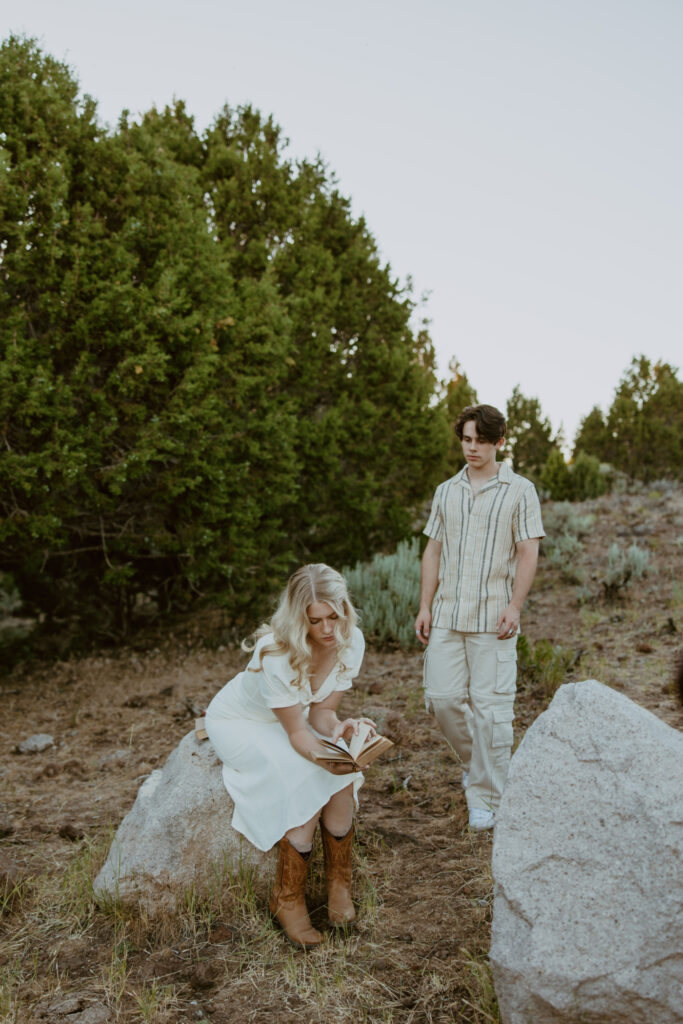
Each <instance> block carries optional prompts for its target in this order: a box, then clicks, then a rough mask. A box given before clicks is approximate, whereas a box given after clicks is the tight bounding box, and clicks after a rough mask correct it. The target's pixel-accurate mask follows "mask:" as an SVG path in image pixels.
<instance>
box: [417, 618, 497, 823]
mask: <svg viewBox="0 0 683 1024" xmlns="http://www.w3.org/2000/svg"><path fill="white" fill-rule="evenodd" d="M516 678H517V637H512V639H510V640H499V639H498V637H497V636H496V634H495V633H458V632H456V631H455V630H452V629H440V628H439V627H432V630H431V632H430V635H429V645H428V647H427V650H426V651H425V659H424V688H425V705H426V707H427V710H428V711H430V712H432V714H433V715H434V716H435V718H436V720H437V722H438V724H439V727H440V729H441V731H442V733H443V734H444V736H445V737H446V739H447V741H448V743H449V744H450V746H451V747H452V748H453V750H454V751H455V753H456V754H457V756H458V757H459V758H460V760H461V761H462V765H463V768H465V769H466V770H468V771H469V773H470V780H469V785H468V787H467V804H468V807H469V809H470V810H472V809H473V808H475V807H480V808H485V809H486V810H492V811H495V810H496V808H497V807H498V805H499V803H500V798H501V795H502V793H503V787H504V785H505V779H506V778H507V773H508V766H509V763H510V751H511V748H512V721H513V719H514V717H515V716H514V710H513V708H514V700H515V691H516Z"/></svg>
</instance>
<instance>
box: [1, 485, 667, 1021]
mask: <svg viewBox="0 0 683 1024" xmlns="http://www.w3.org/2000/svg"><path fill="white" fill-rule="evenodd" d="M582 511H584V512H587V513H588V512H589V513H592V514H593V515H594V516H595V522H594V526H593V528H592V529H591V531H590V532H589V534H588V535H587V536H586V537H584V538H583V545H584V549H583V552H582V553H581V555H580V558H579V562H580V563H581V565H582V566H583V568H584V569H585V572H586V574H587V580H588V587H589V590H592V592H593V595H594V600H591V601H584V603H583V604H579V603H578V601H577V598H576V584H575V583H571V582H566V580H565V578H564V577H563V574H562V573H561V572H560V571H559V570H557V569H554V568H552V567H550V566H549V565H548V563H547V560H545V561H544V560H542V562H541V567H540V569H539V573H538V577H537V581H536V584H535V586H534V591H533V594H532V597H531V598H530V600H529V602H528V606H527V609H526V613H525V616H524V618H523V623H522V625H523V630H524V634H525V635H526V636H527V637H528V639H529V640H530V641H531V642H532V643H533V642H534V641H537V640H540V639H543V638H545V639H548V640H550V641H551V642H552V643H553V644H554V645H561V647H562V648H563V649H566V650H567V651H570V652H573V665H572V667H571V669H570V670H569V671H568V672H567V673H566V674H565V676H564V680H563V681H572V680H577V679H585V678H597V679H600V680H601V681H602V682H604V683H606V684H608V685H610V686H613V687H616V688H618V689H619V690H621V691H622V692H623V693H625V694H626V695H627V696H628V697H630V698H631V699H633V700H634V701H636V702H637V703H639V704H641V705H642V706H643V707H645V708H647V709H648V710H650V711H651V712H653V713H654V714H656V715H658V716H659V717H660V718H662V719H664V720H665V721H666V722H668V723H669V724H670V725H671V726H673V727H675V728H679V729H680V728H682V727H683V712H682V710H681V708H680V706H679V704H678V702H677V699H676V695H675V691H674V686H673V674H674V666H675V664H676V662H677V658H678V657H680V652H681V635H682V633H683V587H682V586H681V583H680V582H678V579H677V576H679V575H680V573H679V572H678V565H679V564H680V551H681V538H682V535H683V501H682V498H681V492H680V490H678V491H676V490H673V489H667V488H665V489H663V490H657V489H656V488H654V489H652V488H651V489H650V490H649V491H643V492H642V493H640V494H635V495H622V496H609V497H606V498H602V499H598V500H596V501H593V502H585V503H583V506H582ZM615 539H616V540H617V541H618V542H619V543H621V544H622V545H624V546H627V545H628V544H630V543H632V542H633V541H634V540H635V541H636V542H637V543H638V544H639V545H641V546H642V547H647V548H648V550H649V552H650V558H651V569H650V571H649V572H648V574H647V576H645V577H644V578H643V579H641V580H637V581H633V582H631V583H630V584H629V586H628V587H626V588H625V589H624V591H623V593H622V594H621V595H618V596H617V598H616V600H613V601H611V602H608V601H606V600H605V599H604V598H603V597H601V596H600V593H601V583H600V580H601V578H602V575H603V572H604V564H605V562H606V550H607V547H608V546H609V544H610V543H612V541H614V540H615ZM584 597H585V594H584ZM205 625H206V624H205V622H203V620H201V619H199V620H196V621H195V622H193V623H191V624H189V625H188V624H187V623H186V624H185V626H184V627H183V628H182V629H176V630H175V633H174V635H169V636H164V637H160V636H159V635H157V636H155V637H153V638H151V639H150V636H149V635H148V636H147V637H146V638H142V639H140V641H139V643H137V644H136V647H135V648H133V647H128V648H125V649H118V650H115V651H110V652H106V653H103V652H101V653H98V654H97V655H96V656H92V657H88V658H82V659H79V660H69V661H62V662H58V663H50V664H47V663H36V662H26V663H24V664H22V665H20V666H18V667H17V668H16V669H15V670H14V671H13V672H12V673H11V674H10V675H6V676H5V677H3V678H2V680H1V682H0V686H1V689H0V695H1V697H2V707H3V716H2V727H1V729H0V785H1V792H2V796H1V798H0V836H2V837H3V838H2V839H0V868H2V870H3V871H4V873H5V876H6V877H9V879H10V883H9V884H8V886H7V889H8V891H9V892H10V894H9V896H8V898H7V899H6V901H5V903H6V905H5V913H4V916H3V919H2V925H3V929H4V933H3V936H2V939H1V940H0V941H1V945H0V982H1V983H2V994H1V995H0V1019H1V1020H3V1021H7V1022H10V1021H11V1022H12V1024H28V1022H34V1021H35V1022H37V1021H46V1020H47V1021H57V1022H71V1024H103V1022H107V1021H124V1022H128V1021H131V1022H133V1021H158V1022H167V1024H181V1022H189V1021H194V1022H197V1021H210V1022H211V1024H228V1022H242V1021H257V1022H273V1024H284V1022H288V1021H301V1022H316V1024H317V1022H322V1021H324V1022H328V1021H331V1022H332V1021H334V1022H351V1021H354V1022H362V1021H368V1022H405V1024H418V1022H422V1021H433V1022H446V1021H448V1022H451V1021H464V1022H469V1021H471V1022H482V1024H483V1022H487V1021H497V1020H499V1016H498V1010H497V1006H496V1002H495V996H494V994H493V991H492V988H491V982H490V974H489V972H488V966H487V964H486V952H487V949H488V944H489V935H490V922H491V912H492V899H493V880H492V878H491V872H490V859H491V848H492V835H491V833H488V832H487V833H483V834H474V833H472V832H470V831H469V829H468V827H467V814H466V804H465V798H464V794H463V792H462V789H461V787H460V770H459V768H458V766H457V765H456V763H455V759H454V757H453V755H452V754H451V753H450V752H449V751H448V749H447V748H446V746H445V744H444V742H443V740H442V738H441V736H440V734H439V732H438V730H437V729H436V727H435V725H434V722H433V721H432V720H431V719H430V718H429V717H428V716H427V715H426V714H425V712H424V706H423V700H422V693H421V673H422V663H421V652H420V651H417V650H415V651H409V652H404V651H403V652H402V651H395V650H394V651H391V650H389V651H387V650H374V649H370V650H369V651H368V654H367V656H366V660H365V663H364V666H363V670H362V673H361V676H360V678H359V679H358V681H357V685H356V686H355V688H354V690H353V691H352V693H351V694H350V695H349V697H348V699H346V698H345V704H344V705H343V710H344V711H345V712H349V713H360V712H365V713H373V710H374V713H379V714H380V716H384V719H383V720H385V721H386V723H387V732H388V733H389V734H390V735H392V736H393V738H395V739H396V741H397V742H396V747H395V750H394V751H392V752H391V756H388V757H386V758H384V759H383V760H381V761H380V762H377V763H376V764H375V765H374V766H373V767H372V768H371V769H370V770H369V771H368V773H367V776H366V783H365V786H364V787H363V790H362V794H361V813H360V817H359V820H358V829H357V834H358V842H357V850H356V862H357V863H356V868H357V870H356V872H355V881H354V885H355V890H354V895H355V897H356V899H357V902H358V905H359V911H360V913H359V925H358V927H357V928H356V929H355V930H354V931H353V932H352V933H349V935H348V936H345V937H336V938H335V937H332V936H330V937H329V940H328V941H326V943H325V944H324V947H323V948H322V949H320V950H316V951H315V952H314V953H311V954H308V955H303V954H301V953H297V952H295V951H293V950H291V949H290V948H289V947H288V946H287V945H286V944H285V943H284V941H283V939H282V937H281V935H279V934H278V933H277V932H276V931H275V930H274V929H273V928H272V927H271V925H270V924H269V923H268V921H267V918H266V913H265V910H266V903H267V894H266V892H265V890H264V888H263V886H262V885H260V884H257V885H256V886H255V887H253V886H252V885H251V883H250V882H249V881H248V880H245V879H235V880H234V881H233V883H231V884H229V885H226V887H225V890H224V891H223V892H222V894H221V898H220V901H219V902H218V904H214V905H213V906H211V907H209V908H207V907H206V906H205V907H203V908H197V907H191V908H185V909H184V910H179V912H178V916H177V918H176V919H174V920H171V921H166V922H164V925H163V927H159V926H154V927H153V926H147V925H146V924H145V923H144V922H140V921H135V920H130V919H129V918H128V919H127V918H125V916H123V915H120V914H117V913H116V912H115V911H114V912H113V911H112V910H111V909H110V910H109V911H108V912H106V913H105V912H103V911H101V910H99V909H98V908H97V907H96V906H95V905H94V903H93V901H92V898H91V894H90V891H89V884H90V881H91V880H92V878H93V877H94V874H95V873H96V870H97V868H98V867H99V865H100V864H101V863H102V861H103V859H104V857H105V855H106V852H107V849H108V845H109V843H110V840H111V834H112V830H113V829H115V828H116V827H117V825H118V823H119V822H120V820H121V819H122V817H123V816H124V815H125V814H126V812H127V811H128V810H129V808H130V807H131V805H132V803H133V801H134V799H135V796H136V793H137V790H138V788H139V786H140V784H141V781H142V780H143V779H144V778H145V777H146V776H147V775H148V774H149V773H150V772H151V771H152V770H153V769H154V768H156V767H159V766H161V765H162V764H163V763H164V761H165V759H166V758H167V756H168V755H169V753H170V752H171V751H172V750H173V748H174V747H175V746H176V744H177V743H178V742H179V740H180V739H181V738H182V736H183V735H184V734H185V733H186V732H187V731H188V730H189V729H190V728H191V727H192V720H193V718H194V710H195V709H196V708H197V707H199V708H203V707H205V706H206V704H207V703H208V701H209V700H210V698H211V697H212V696H213V694H214V693H215V692H216V691H217V690H218V689H219V687H220V686H222V685H223V684H224V683H225V682H226V681H227V680H228V679H229V678H230V677H231V676H232V675H233V674H234V673H235V672H236V671H238V670H239V669H240V668H241V667H242V666H243V664H244V662H245V656H244V655H243V654H242V653H241V652H240V651H239V650H237V649H235V648H234V647H232V646H228V645H227V644H224V643H221V642H220V641H221V638H220V636H218V637H216V636H215V630H213V633H214V635H207V634H208V633H209V632H212V630H209V629H208V628H205ZM551 689H552V686H550V685H545V684H543V682H541V683H539V682H538V680H536V681H533V680H532V678H531V676H529V677H525V676H524V674H522V675H521V676H520V679H519V696H518V700H517V706H516V712H517V719H516V742H518V741H519V740H520V739H521V737H522V736H523V734H524V731H525V730H526V729H527V728H528V727H529V725H530V724H531V723H532V722H533V720H534V719H535V718H536V717H537V716H538V714H539V713H541V712H542V711H543V709H544V707H546V706H547V703H548V701H549V699H550V696H551V693H550V692H549V690H551ZM378 709H379V711H378ZM382 709H384V710H382ZM387 709H388V710H389V712H391V714H389V715H388V717H387ZM36 733H47V734H50V735H51V736H52V737H53V738H54V745H53V746H51V747H49V748H48V749H46V750H45V751H44V752H42V753H37V754H32V755H30V754H29V755H27V754H25V755H22V754H19V753H17V752H16V751H15V748H16V746H17V744H18V743H19V742H21V741H22V740H24V739H25V738H26V737H28V736H30V735H32V734H36ZM312 876H313V899H312V906H313V907H314V908H315V910H314V920H316V921H319V922H320V923H322V921H323V914H324V908H323V906H322V904H323V902H324V894H323V890H322V877H321V869H320V857H319V852H316V855H315V858H314V863H313V868H312ZM0 894H1V891H0Z"/></svg>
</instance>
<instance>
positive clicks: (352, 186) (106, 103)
mask: <svg viewBox="0 0 683 1024" xmlns="http://www.w3.org/2000/svg"><path fill="white" fill-rule="evenodd" d="M10 8H11V9H10ZM0 30H1V34H2V37H3V38H6V37H7V36H8V35H9V34H10V32H15V33H25V34H27V35H31V36H35V37H37V39H38V42H39V44H40V45H41V47H42V48H43V49H44V50H45V51H47V52H49V53H50V54H52V55H53V56H54V57H57V58H59V59H61V60H65V61H66V62H67V63H68V64H69V65H70V66H71V67H72V68H73V70H74V71H75V73H76V75H77V77H78V79H79V81H80V84H81V89H82V91H83V92H88V93H90V94H91V95H92V96H93V97H94V98H95V99H96V100H97V101H98V108H99V113H100V118H101V120H103V121H105V122H108V123H110V124H112V125H115V123H116V121H117V119H118V116H119V114H120V112H121V110H122V109H124V108H128V109H129V110H130V111H131V112H132V113H133V114H136V113H141V112H144V111H145V110H147V109H149V107H151V106H152V105H154V104H156V105H157V106H160V107H163V106H164V105H165V104H167V103H169V102H171V101H172V99H173V97H174V96H175V97H178V98H180V99H183V100H185V102H186V104H187V107H188V111H189V113H191V114H193V115H194V117H195V119H196V124H197V127H198V128H199V129H200V130H201V129H203V128H204V127H206V126H207V125H208V124H209V123H210V122H211V120H212V119H213V117H214V116H215V114H216V113H217V112H218V111H219V110H220V108H221V107H222V106H223V104H224V103H228V104H229V105H230V106H233V107H234V106H237V105H239V104H243V103H251V104H252V105H254V106H255V107H257V108H258V109H259V110H261V111H262V112H263V113H264V114H273V116H274V118H275V120H276V121H277V122H278V123H279V124H280V125H281V127H282V129H283V131H284V134H285V135H286V136H287V137H288V138H289V140H290V148H289V155H291V156H293V157H311V158H312V157H315V155H316V154H317V153H320V154H321V156H322V157H323V159H324V160H325V161H326V162H327V164H328V166H329V167H330V169H331V170H333V171H334V172H335V173H336V175H337V178H338V181H339V187H340V189H341V191H342V192H343V193H344V194H346V195H348V196H350V197H351V200H352V205H353V210H354V213H355V214H356V215H360V214H363V215H364V216H365V218H366V220H367V222H368V225H369V228H370V230H371V231H372V233H373V235H374V236H375V238H376V240H377V243H378V245H379V248H380V251H381V254H382V257H383V258H384V259H385V260H387V261H388V262H389V263H390V264H391V266H392V269H393V271H394V272H395V274H396V276H397V277H399V278H400V279H401V280H404V279H405V278H406V277H407V276H408V275H410V276H411V277H412V279H413V282H414V289H415V295H416V297H420V296H421V295H422V294H424V293H428V298H427V302H426V305H425V306H424V307H422V309H421V315H426V316H427V317H428V318H429V319H430V320H431V327H430V331H431V334H432V337H433V339H434V343H435V346H436V351H437V356H438V361H439V370H440V374H441V376H442V377H445V376H446V375H447V368H448V362H449V360H450V359H451V358H452V357H453V356H455V357H456V358H457V359H458V360H459V361H460V363H461V364H462V366H463V368H464V370H465V372H466V373H467V375H468V377H469V380H470V382H471V383H472V384H473V385H474V387H476V389H477V391H478V394H479V400H480V401H482V402H490V403H492V404H494V405H498V406H499V407H500V408H502V409H503V410H504V408H505V403H506V401H507V399H508V397H509V396H510V393H511V391H512V388H513V386H514V385H515V384H519V385H520V386H521V389H522V391H523V392H524V394H526V395H529V396H533V397H537V398H539V399H540V401H541V405H542V407H543V410H544V412H545V414H546V415H547V416H549V418H550V420H551V421H552V423H553V426H554V427H555V428H556V429H557V428H558V427H559V426H560V425H561V424H563V426H564V430H565V433H566V435H567V436H568V438H569V439H570V440H571V438H572V437H573V435H574V433H575V431H576V427H577V425H578V422H579V420H580V418H581V417H582V416H583V415H585V414H586V413H587V412H589V411H590V409H591V408H592V406H593V405H596V404H597V405H600V406H601V407H602V408H603V409H606V408H607V407H608V406H609V405H610V403H611V401H612V397H613V392H614V388H615V387H616V385H617V383H618V380H619V378H620V377H621V375H622V373H623V371H624V370H625V369H626V368H627V366H628V365H629V363H630V361H631V357H632V356H633V355H635V354H637V353H640V352H644V353H645V354H646V355H648V356H650V357H651V358H652V359H663V360H665V361H667V362H670V363H673V364H674V365H675V366H680V364H681V353H682V352H683V346H682V345H681V326H682V323H683V308H682V296H683V287H682V280H683V241H682V240H683V204H682V203H681V182H683V135H682V132H681V126H682V117H681V114H682V113H683V110H682V108H683V60H682V59H681V54H682V53H683V0H638V2H637V0H469V2H465V0H422V2H420V3H417V2H412V3H408V2H406V0H346V2H345V3H343V4H340V3H334V4H332V3H326V2H325V0H288V2H287V3H283V2H282V0H251V2H250V3H247V2H245V0H239V2H236V0H223V2H218V0H193V2H188V0H183V2H182V3H181V2H180V0H164V2H160V0H118V2H117V3H111V2H108V3H106V4H105V3H102V2H98V0H87V2H86V0H59V2H55V0H21V4H16V5H10V4H9V3H8V2H7V0H5V3H4V4H3V6H2V11H1V12H0Z"/></svg>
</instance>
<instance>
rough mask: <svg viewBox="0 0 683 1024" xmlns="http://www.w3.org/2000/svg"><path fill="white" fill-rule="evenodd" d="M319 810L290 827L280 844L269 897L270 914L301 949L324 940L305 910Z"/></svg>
mask: <svg viewBox="0 0 683 1024" xmlns="http://www.w3.org/2000/svg"><path fill="white" fill-rule="evenodd" d="M319 817H320V811H318V813H317V814H315V815H313V817H312V818H311V819H310V821H307V822H306V823H305V824H304V825H299V826H298V827H297V828H290V830H289V831H288V832H286V833H285V835H284V836H283V837H282V839H281V840H280V842H279V843H278V848H279V850H278V853H279V856H278V865H277V871H276V874H275V884H274V886H273V891H272V893H271V896H270V912H271V914H272V915H273V917H275V918H277V920H278V921H279V922H280V925H281V926H282V929H283V931H284V933H285V935H286V936H287V938H288V939H289V941H290V942H291V943H292V944H293V945H295V946H297V947H298V948H299V949H310V948H311V947H312V946H318V945H319V944H320V943H321V942H322V940H323V937H322V935H321V934H320V932H319V931H318V930H317V929H316V928H314V927H313V925H312V924H311V919H310V917H309V916H308V910H307V908H306V895H305V893H306V875H307V874H308V855H309V854H310V852H311V848H312V846H313V833H314V832H315V828H316V825H317V824H318V818H319Z"/></svg>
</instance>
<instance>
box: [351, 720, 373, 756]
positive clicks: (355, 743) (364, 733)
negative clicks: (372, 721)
mask: <svg viewBox="0 0 683 1024" xmlns="http://www.w3.org/2000/svg"><path fill="white" fill-rule="evenodd" d="M371 728H372V726H371V725H368V723H367V722H361V723H360V728H359V729H358V735H357V736H356V735H355V734H354V735H353V736H352V737H351V739H350V740H349V752H350V754H351V757H352V758H353V759H354V761H355V760H356V759H357V757H358V755H359V753H360V752H361V750H362V749H363V746H364V745H365V741H366V740H367V738H368V733H369V732H370V729H371Z"/></svg>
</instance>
